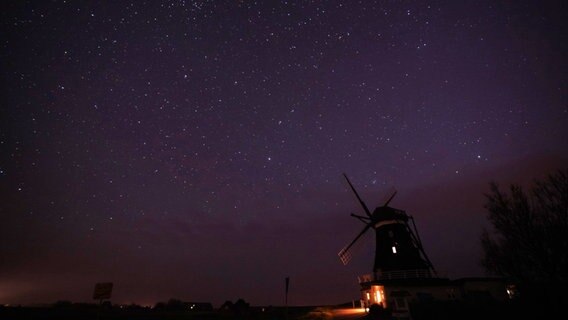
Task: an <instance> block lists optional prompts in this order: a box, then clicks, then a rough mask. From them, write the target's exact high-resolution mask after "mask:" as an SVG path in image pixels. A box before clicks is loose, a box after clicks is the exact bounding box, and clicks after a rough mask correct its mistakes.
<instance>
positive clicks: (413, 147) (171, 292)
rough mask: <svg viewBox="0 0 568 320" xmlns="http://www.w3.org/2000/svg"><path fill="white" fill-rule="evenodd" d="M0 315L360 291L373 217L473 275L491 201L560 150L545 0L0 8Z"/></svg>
mask: <svg viewBox="0 0 568 320" xmlns="http://www.w3.org/2000/svg"><path fill="white" fill-rule="evenodd" d="M2 9H3V10H1V12H0V17H1V22H0V23H1V25H2V27H1V30H2V34H3V35H4V37H3V38H4V40H3V42H2V47H1V49H0V65H1V67H2V70H3V72H2V97H1V98H0V99H1V102H2V103H1V105H2V107H0V256H1V257H3V258H2V260H3V261H2V263H0V305H2V304H12V305H17V304H23V305H28V304H41V303H53V302H55V301H58V300H69V301H73V302H94V301H92V299H91V296H92V292H93V288H94V285H95V283H98V282H113V283H114V289H113V297H112V299H111V300H112V302H113V303H137V304H140V305H154V304H155V303H156V302H159V301H167V300H168V299H170V298H177V299H181V300H185V301H203V302H211V303H212V304H213V305H214V306H219V305H220V304H222V303H223V302H224V301H226V300H231V301H235V300H236V299H238V298H242V299H244V300H246V301H247V302H249V303H251V305H282V304H284V279H285V278H286V277H290V292H289V296H288V303H289V304H290V305H333V304H337V303H344V302H347V301H351V300H353V299H358V298H359V287H358V283H357V276H358V275H360V274H365V273H370V272H371V268H372V264H373V240H372V239H371V236H368V235H367V236H366V238H363V239H362V240H363V241H361V242H362V243H361V245H360V246H359V248H357V249H356V250H355V251H354V257H353V259H352V260H351V262H350V263H349V264H348V265H347V266H343V265H342V264H341V262H340V261H339V258H338V256H337V253H338V252H339V250H340V249H341V248H342V247H343V246H345V245H346V244H347V243H348V242H349V241H351V240H352V239H353V237H354V236H355V235H356V234H357V232H358V231H359V230H360V228H361V224H360V222H359V221H357V220H355V219H353V218H352V217H350V216H349V214H350V213H351V212H354V213H359V214H360V213H361V209H360V206H359V204H358V202H357V200H356V199H355V197H354V196H353V194H352V192H351V191H350V190H349V189H348V186H347V185H346V183H345V182H344V180H343V177H342V174H343V173H346V174H347V175H348V176H349V178H350V179H351V181H352V182H353V183H354V185H355V186H356V188H357V190H358V191H359V192H360V194H361V196H362V197H363V199H364V200H365V201H366V202H367V204H368V205H369V207H373V208H374V207H375V206H377V205H379V204H381V203H382V202H383V201H384V200H385V197H387V196H388V195H389V192H390V190H392V188H396V190H398V194H397V197H396V198H395V199H394V200H393V202H392V204H391V205H392V206H393V207H395V208H399V209H402V210H405V211H406V212H407V213H408V214H410V215H412V216H414V218H415V219H416V223H417V227H418V231H419V234H420V237H421V239H422V242H423V244H424V247H425V250H426V252H427V253H428V256H429V257H430V259H431V260H432V263H433V265H434V266H435V267H436V269H437V270H438V271H439V272H440V273H441V274H442V275H445V276H447V277H449V278H460V277H470V276H474V277H475V276H484V275H485V273H484V270H483V268H482V267H481V266H480V264H479V261H480V258H481V248H480V235H481V232H482V230H483V228H488V227H489V224H488V222H487V220H486V215H487V213H486V211H485V209H484V208H483V205H484V193H486V192H488V191H489V183H490V182H491V181H495V182H497V183H499V184H500V185H502V186H503V187H506V186H508V185H509V184H511V183H518V184H522V185H527V184H530V182H531V181H532V180H533V179H536V178H542V177H544V176H545V175H547V174H550V173H552V172H554V171H556V170H558V169H563V168H565V167H566V163H568V139H566V138H567V137H568V107H567V105H568V104H567V101H568V99H567V97H568V91H567V88H568V85H567V84H568V81H567V80H568V78H567V75H568V72H567V68H566V58H565V57H566V56H567V50H566V45H567V43H568V41H567V40H568V39H566V34H568V32H567V31H568V30H567V26H566V22H565V21H568V17H567V10H566V5H565V4H564V3H563V2H561V1H550V2H546V3H540V2H538V1H519V2H514V3H494V2H491V1H481V2H468V3H455V2H452V1H447V2H436V3H431V4H425V3H422V2H418V1H417V2H405V3H396V2H388V3H380V2H379V3H375V2H369V3H349V2H345V3H343V2H340V1H330V2H329V3H324V4H319V3H311V2H303V3H292V2H279V3H249V2H242V1H241V2H232V1H226V2H220V3H219V2H217V3H212V2H209V1H189V2H185V1H179V2H172V3H154V2H152V3H149V4H145V3H133V4H128V3H112V4H100V3H96V4H77V3H64V2H59V1H53V2H49V3H31V2H26V1H18V2H16V1H14V2H8V3H3V4H2Z"/></svg>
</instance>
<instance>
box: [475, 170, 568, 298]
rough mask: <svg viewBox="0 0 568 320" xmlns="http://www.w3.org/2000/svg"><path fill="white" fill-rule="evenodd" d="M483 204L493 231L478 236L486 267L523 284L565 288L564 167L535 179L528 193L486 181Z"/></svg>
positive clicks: (567, 181)
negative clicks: (487, 183) (500, 186)
mask: <svg viewBox="0 0 568 320" xmlns="http://www.w3.org/2000/svg"><path fill="white" fill-rule="evenodd" d="M490 186H491V192H490V193H488V194H486V195H485V196H486V204H485V208H486V209H487V210H488V212H489V214H488V219H489V221H490V222H491V224H492V225H493V231H492V232H489V231H487V230H485V231H484V232H483V234H482V236H481V244H482V247H483V251H484V256H483V258H482V264H483V266H484V267H485V268H486V270H488V271H490V272H494V273H496V274H498V275H502V276H505V277H508V278H510V279H512V280H514V281H516V282H518V283H519V284H520V285H522V286H525V287H527V286H532V287H534V286H538V287H539V288H541V289H542V288H543V287H546V288H551V287H565V285H566V284H567V283H568V170H558V171H557V172H555V173H553V174H550V175H549V176H548V177H547V178H546V179H543V180H535V181H534V185H533V186H532V187H531V188H530V190H529V191H528V192H527V191H525V190H523V188H521V187H520V186H518V185H511V187H510V190H509V193H506V192H502V191H501V190H500V189H499V187H498V186H497V184H496V183H491V184H490Z"/></svg>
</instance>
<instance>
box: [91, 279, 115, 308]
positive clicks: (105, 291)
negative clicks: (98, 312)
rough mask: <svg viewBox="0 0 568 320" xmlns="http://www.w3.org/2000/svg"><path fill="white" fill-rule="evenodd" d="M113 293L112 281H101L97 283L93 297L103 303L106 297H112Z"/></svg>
mask: <svg viewBox="0 0 568 320" xmlns="http://www.w3.org/2000/svg"><path fill="white" fill-rule="evenodd" d="M111 293H112V282H101V283H97V284H96V285H95V291H94V292H93V299H95V300H99V301H100V302H101V304H102V303H103V300H104V299H110V295H111Z"/></svg>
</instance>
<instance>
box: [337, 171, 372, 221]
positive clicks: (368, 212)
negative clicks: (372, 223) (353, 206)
mask: <svg viewBox="0 0 568 320" xmlns="http://www.w3.org/2000/svg"><path fill="white" fill-rule="evenodd" d="M343 176H344V177H345V180H347V183H349V186H350V187H351V190H353V193H355V196H356V197H357V200H359V203H361V206H362V207H363V209H365V213H366V214H367V216H369V218H370V217H371V211H369V208H367V205H366V204H365V202H363V200H362V199H361V197H359V194H358V193H357V190H355V187H353V185H352V184H351V181H349V178H347V175H346V174H345V173H344V174H343Z"/></svg>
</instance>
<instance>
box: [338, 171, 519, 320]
mask: <svg viewBox="0 0 568 320" xmlns="http://www.w3.org/2000/svg"><path fill="white" fill-rule="evenodd" d="M345 179H346V180H347V183H348V184H349V186H350V187H351V190H353V193H354V194H355V196H356V197H357V199H358V201H359V203H360V204H361V206H362V207H363V210H364V211H365V214H366V215H356V214H351V216H353V217H355V218H357V219H358V220H360V221H361V222H363V224H364V227H363V229H362V231H361V232H359V234H358V235H357V236H356V237H355V239H354V240H353V241H351V243H349V244H348V245H347V246H346V247H345V248H343V249H342V250H341V251H340V252H339V254H338V255H339V258H340V260H341V261H342V262H343V264H347V263H348V262H349V261H350V260H351V253H350V251H349V250H350V248H351V247H352V246H353V245H354V244H355V243H356V242H357V240H359V239H360V238H361V236H362V235H363V234H365V233H366V232H367V231H368V230H370V229H373V230H374V231H375V259H374V265H373V269H372V270H373V272H372V273H370V274H366V275H363V276H360V277H359V284H360V286H361V306H362V307H364V308H365V309H367V310H369V309H370V308H371V307H372V306H373V305H375V306H377V307H380V308H381V309H385V310H386V309H388V310H390V312H392V316H393V317H394V318H399V319H403V318H410V303H415V304H416V303H428V302H431V301H464V300H467V301H474V302H479V301H489V300H505V299H507V298H508V297H509V296H510V295H511V294H513V292H512V291H511V290H512V289H510V288H507V285H506V283H505V282H504V281H503V279H500V278H462V279H457V280H450V279H448V278H443V277H440V276H438V274H437V273H436V270H435V269H434V266H433V265H432V263H431V262H430V259H429V258H428V256H427V255H426V252H425V251H424V248H423V246H422V242H421V240H420V237H419V235H418V230H417V228H416V224H415V223H414V219H413V218H412V216H410V215H408V214H406V212H405V211H403V210H400V209H395V208H392V207H390V206H389V204H390V202H391V201H392V200H393V198H394V196H395V195H396V192H395V193H394V194H393V195H391V196H390V198H389V199H388V200H387V201H386V202H385V204H384V205H382V206H379V207H376V208H375V210H374V211H373V212H371V211H370V210H369V208H368V207H367V205H366V204H365V203H364V202H363V200H362V199H361V197H360V196H359V194H358V193H357V191H356V190H355V187H353V185H352V184H351V181H349V179H348V178H347V176H346V175H345ZM409 222H410V223H409ZM508 294H509V296H508Z"/></svg>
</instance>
